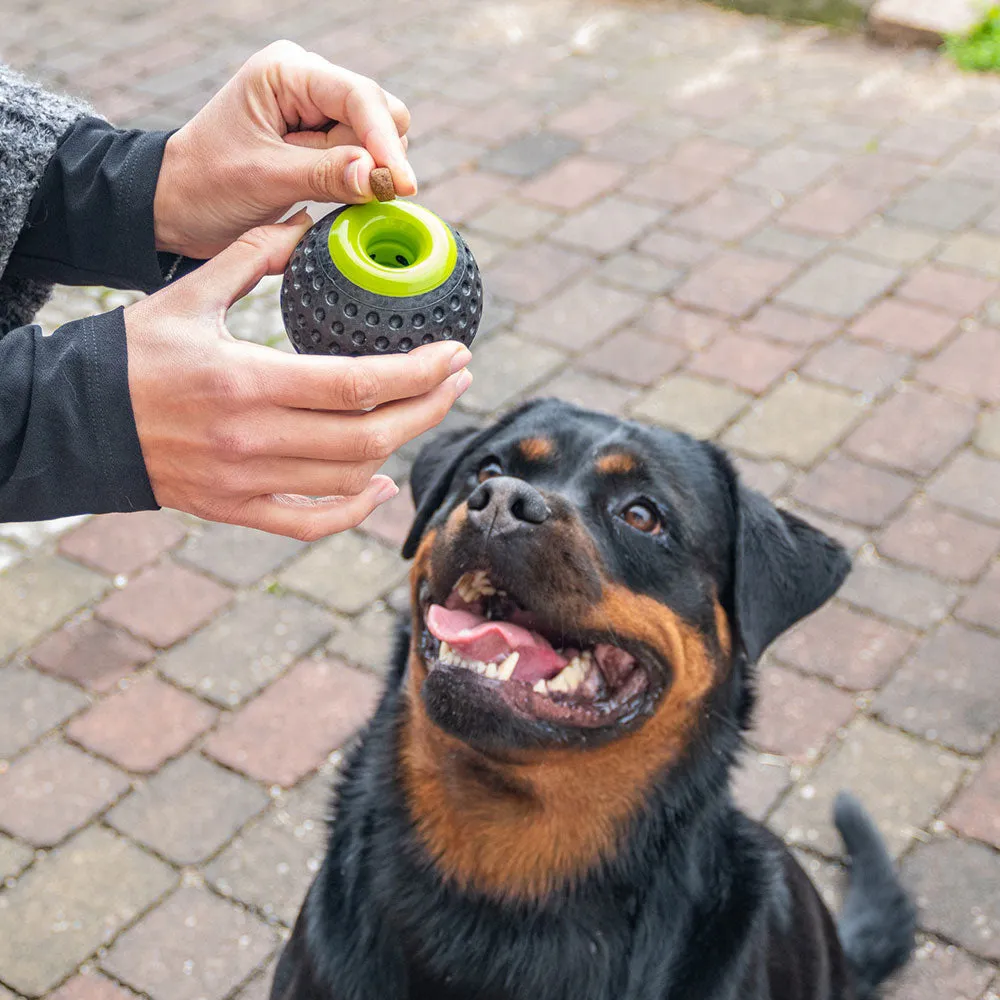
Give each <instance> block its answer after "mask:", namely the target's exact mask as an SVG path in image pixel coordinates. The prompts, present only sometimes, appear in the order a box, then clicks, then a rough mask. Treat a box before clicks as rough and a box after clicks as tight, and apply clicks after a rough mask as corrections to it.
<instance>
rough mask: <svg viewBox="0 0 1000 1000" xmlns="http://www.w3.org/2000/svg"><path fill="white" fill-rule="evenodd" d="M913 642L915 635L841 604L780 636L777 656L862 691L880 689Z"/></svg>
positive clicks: (822, 609) (777, 644)
mask: <svg viewBox="0 0 1000 1000" xmlns="http://www.w3.org/2000/svg"><path fill="white" fill-rule="evenodd" d="M913 644H914V636H913V634H912V633H910V632H908V631H905V630H904V629H901V628H897V627H896V626H894V625H887V624H886V623H885V622H880V621H878V620H876V619H875V618H869V617H867V616H866V615H862V614H860V613H859V612H857V611H854V610H853V609H851V608H848V607H845V606H844V605H843V604H840V603H839V602H837V603H833V604H828V605H826V607H824V608H821V609H820V610H819V611H817V612H816V613H815V614H814V615H811V616H810V617H809V618H807V619H806V620H805V621H804V622H801V623H800V624H799V625H796V626H795V628H794V629H792V630H791V631H790V632H787V633H786V634H785V635H783V636H781V638H779V639H778V641H777V642H776V643H775V645H774V647H773V652H774V655H775V656H776V657H777V658H778V659H779V660H781V661H783V662H785V663H790V664H792V665H793V666H795V667H798V668H799V670H804V671H807V672H808V673H811V674H819V675H820V676H821V677H826V678H828V679H829V680H832V681H833V682H834V683H836V684H839V685H840V686H841V687H846V688H851V689H853V690H856V691H860V690H865V689H871V688H877V687H879V685H881V684H882V683H883V681H885V679H886V678H887V677H888V676H889V675H890V674H891V673H892V671H893V670H894V669H895V668H896V667H897V666H898V665H899V663H900V662H901V661H902V659H903V657H904V656H906V654H907V653H909V651H910V650H911V649H912V648H913Z"/></svg>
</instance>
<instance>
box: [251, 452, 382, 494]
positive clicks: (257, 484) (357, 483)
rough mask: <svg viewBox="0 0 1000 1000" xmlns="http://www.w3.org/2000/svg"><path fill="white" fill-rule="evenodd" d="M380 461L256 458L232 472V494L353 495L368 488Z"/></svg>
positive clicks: (380, 463) (380, 464) (379, 466)
mask: <svg viewBox="0 0 1000 1000" xmlns="http://www.w3.org/2000/svg"><path fill="white" fill-rule="evenodd" d="M383 462H384V460H379V461H348V462H326V461H320V460H319V459H314V458H288V457H284V456H282V457H279V458H268V459H258V460H256V461H254V462H253V464H252V466H247V465H244V466H243V467H242V468H241V469H240V470H239V471H238V472H236V475H237V476H238V477H239V478H238V479H236V480H234V482H233V487H234V493H233V495H235V496H243V497H245V496H246V495H247V494H248V493H254V494H261V495H269V494H271V493H289V494H293V495H295V496H309V497H327V496H344V497H353V496H357V495H358V494H359V493H363V492H364V491H365V490H366V489H367V488H368V483H369V482H370V481H371V478H372V476H374V475H375V473H376V472H378V470H379V469H380V468H381V467H382V465H383Z"/></svg>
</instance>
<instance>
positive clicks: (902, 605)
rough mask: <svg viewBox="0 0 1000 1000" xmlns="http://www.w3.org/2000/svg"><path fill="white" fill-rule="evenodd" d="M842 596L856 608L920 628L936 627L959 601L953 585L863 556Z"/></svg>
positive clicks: (841, 591)
mask: <svg viewBox="0 0 1000 1000" xmlns="http://www.w3.org/2000/svg"><path fill="white" fill-rule="evenodd" d="M840 596H841V597H842V598H843V599H844V600H845V601H848V602H849V603H851V604H853V605H855V606H856V607H860V608H866V609H868V610H870V611H874V612H875V613H876V614H877V615H882V616H883V617H884V618H890V619H892V620H893V621H895V622H899V623H900V624H902V625H909V626H910V627H912V628H918V629H926V628H930V626H932V625H936V624H937V623H938V622H940V621H941V620H942V619H943V618H944V617H945V616H946V615H947V614H948V612H949V611H951V609H952V608H953V607H954V606H955V603H956V602H957V600H958V593H957V591H956V589H955V588H954V587H953V586H952V585H950V584H946V583H942V582H941V581H939V580H935V579H934V578H932V577H929V576H925V575H924V574H922V573H915V572H913V571H912V570H907V569H902V568H900V567H898V566H893V565H891V564H890V563H887V562H884V561H883V560H880V559H877V558H875V557H874V556H866V555H864V554H863V558H859V559H857V560H855V563H854V569H853V570H852V572H851V575H850V576H849V577H848V578H847V581H846V582H845V584H844V586H843V587H842V588H841V590H840Z"/></svg>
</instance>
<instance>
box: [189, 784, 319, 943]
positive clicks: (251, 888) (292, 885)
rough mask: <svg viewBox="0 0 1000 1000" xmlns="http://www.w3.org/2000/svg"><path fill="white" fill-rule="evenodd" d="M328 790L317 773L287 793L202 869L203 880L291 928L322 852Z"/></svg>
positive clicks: (314, 874)
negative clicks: (204, 877) (207, 880)
mask: <svg viewBox="0 0 1000 1000" xmlns="http://www.w3.org/2000/svg"><path fill="white" fill-rule="evenodd" d="M330 786H331V782H330V778H329V776H328V775H325V774H323V773H320V774H319V775H317V776H316V777H315V778H311V779H310V780H309V781H308V782H307V783H306V784H305V785H303V786H302V787H301V788H297V789H295V790H294V791H292V792H288V793H286V794H285V795H284V796H282V798H281V800H280V801H279V802H277V803H276V804H275V806H274V808H273V809H271V810H269V811H268V813H267V814H266V815H265V816H263V817H261V818H260V819H259V820H256V821H254V822H253V823H252V824H250V825H249V826H247V827H246V829H244V830H243V831H242V833H240V835H239V836H238V837H237V838H236V839H235V840H234V841H233V843H232V844H231V845H230V846H229V847H227V848H226V850H225V851H223V852H222V854H220V855H219V857H218V858H216V859H215V860H214V861H213V862H212V863H211V864H210V865H209V866H208V867H207V868H206V869H205V875H206V877H207V878H208V879H209V880H210V881H211V882H212V884H213V885H214V886H215V887H216V889H218V891H219V892H221V893H223V894H224V895H226V896H232V897H233V898H234V899H238V900H240V902H243V903H246V904H248V905H250V906H254V907H256V908H257V909H258V910H260V911H261V912H262V913H263V914H264V915H265V916H266V917H268V918H269V919H278V920H280V921H281V922H282V923H284V924H287V925H289V926H290V925H291V924H293V923H294V922H295V918H296V916H297V915H298V910H299V907H300V906H301V905H302V900H303V897H304V896H305V894H306V890H307V889H308V888H309V884H310V883H311V882H312V880H313V879H314V878H315V877H316V872H317V871H318V870H319V866H320V864H321V862H322V860H323V854H324V852H325V849H326V834H327V826H326V819H327V816H328V812H329V800H330V798H331V794H332V793H331V790H330Z"/></svg>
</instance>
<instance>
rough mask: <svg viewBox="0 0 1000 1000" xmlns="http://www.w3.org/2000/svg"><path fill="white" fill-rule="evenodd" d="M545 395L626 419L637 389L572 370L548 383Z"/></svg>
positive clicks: (637, 392) (637, 393)
mask: <svg viewBox="0 0 1000 1000" xmlns="http://www.w3.org/2000/svg"><path fill="white" fill-rule="evenodd" d="M545 392H546V394H549V395H552V396H555V397H557V398H558V399H564V400H566V402H567V403H575V404H576V405H577V406H583V407H587V408H588V409H592V410H601V411H602V412H603V413H613V414H614V415H615V416H620V417H623V416H625V414H626V412H627V410H628V409H629V407H630V405H631V404H632V403H633V402H634V401H635V399H636V397H637V396H638V395H639V390H638V389H636V388H634V387H632V386H625V385H620V384H619V383H617V382H612V381H610V380H609V379H606V378H601V377H599V376H597V375H592V374H590V373H589V372H582V371H577V370H576V369H574V368H569V369H567V370H566V371H564V372H562V373H560V374H559V375H557V376H556V377H555V378H554V379H552V381H551V382H549V383H547V384H546V386H545Z"/></svg>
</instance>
